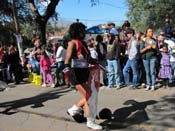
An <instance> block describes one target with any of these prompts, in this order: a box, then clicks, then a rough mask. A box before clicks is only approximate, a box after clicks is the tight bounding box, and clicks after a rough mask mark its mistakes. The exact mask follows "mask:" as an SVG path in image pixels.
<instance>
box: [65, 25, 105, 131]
mask: <svg viewBox="0 0 175 131" xmlns="http://www.w3.org/2000/svg"><path fill="white" fill-rule="evenodd" d="M85 28H86V26H85V25H84V24H82V23H79V22H77V23H73V24H71V25H70V28H69V34H70V37H71V41H69V42H68V48H67V51H66V59H65V69H64V70H63V72H64V74H65V78H66V79H69V78H67V77H69V73H70V82H71V84H73V85H74V86H75V88H76V89H77V90H78V91H79V92H80V93H81V94H82V96H83V97H82V99H80V100H79V101H78V102H77V103H76V104H75V105H73V106H72V107H71V108H69V109H68V111H67V113H68V114H69V115H70V116H72V117H73V116H74V115H75V114H76V113H78V112H80V111H81V110H82V108H83V109H84V112H85V114H86V117H87V124H86V125H87V127H88V128H91V129H94V130H101V129H103V128H102V126H100V125H98V124H96V123H95V117H96V115H95V113H93V112H92V109H91V107H95V106H97V104H96V103H93V105H91V104H92V103H88V100H89V99H90V97H91V95H92V93H93V90H92V89H89V88H88V87H87V85H86V84H87V81H88V79H89V74H90V72H89V67H88V66H89V64H94V63H92V62H95V61H94V60H93V59H92V58H90V52H89V51H88V48H87V45H86V43H85V42H84V41H83V40H84V37H85ZM70 68H71V69H70Z"/></svg>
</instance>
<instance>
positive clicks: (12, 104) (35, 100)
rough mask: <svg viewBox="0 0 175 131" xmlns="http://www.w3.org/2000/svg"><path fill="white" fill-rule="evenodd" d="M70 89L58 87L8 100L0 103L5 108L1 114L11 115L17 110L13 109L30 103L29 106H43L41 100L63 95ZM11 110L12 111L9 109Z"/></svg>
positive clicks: (44, 100)
mask: <svg viewBox="0 0 175 131" xmlns="http://www.w3.org/2000/svg"><path fill="white" fill-rule="evenodd" d="M69 91H71V89H70V88H60V89H58V88H57V89H56V90H52V91H49V92H46V93H42V94H39V95H37V96H33V97H30V98H24V99H20V100H14V101H9V102H4V103H0V108H6V109H5V110H4V111H2V112H0V113H2V114H6V115H11V114H14V113H17V112H14V110H13V109H17V108H21V107H25V106H29V105H31V108H39V107H43V106H44V104H43V102H46V101H48V100H52V99H57V98H59V97H60V96H62V95H64V94H65V93H66V92H69ZM11 110H13V111H11Z"/></svg>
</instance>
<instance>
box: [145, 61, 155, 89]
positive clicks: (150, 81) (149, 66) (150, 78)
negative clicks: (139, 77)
mask: <svg viewBox="0 0 175 131" xmlns="http://www.w3.org/2000/svg"><path fill="white" fill-rule="evenodd" d="M143 65H144V67H145V72H146V83H147V85H149V86H155V84H156V58H153V59H149V60H143Z"/></svg>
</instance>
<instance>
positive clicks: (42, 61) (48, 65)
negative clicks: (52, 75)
mask: <svg viewBox="0 0 175 131" xmlns="http://www.w3.org/2000/svg"><path fill="white" fill-rule="evenodd" d="M40 65H41V68H42V71H48V70H50V69H51V61H50V59H44V58H41V59H40Z"/></svg>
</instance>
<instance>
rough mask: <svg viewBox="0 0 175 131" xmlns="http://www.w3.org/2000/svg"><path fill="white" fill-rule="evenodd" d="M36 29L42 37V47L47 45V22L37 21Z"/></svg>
mask: <svg viewBox="0 0 175 131" xmlns="http://www.w3.org/2000/svg"><path fill="white" fill-rule="evenodd" d="M35 23H36V28H37V34H38V35H39V36H40V41H41V45H45V44H46V24H47V22H46V21H41V20H40V21H37V22H35Z"/></svg>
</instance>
